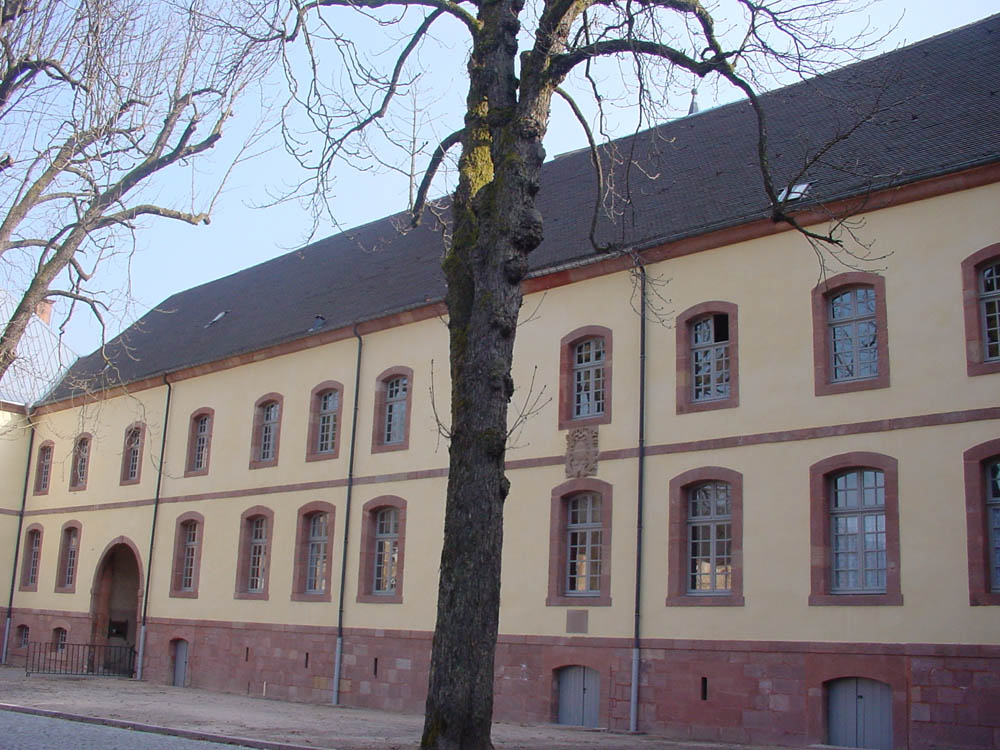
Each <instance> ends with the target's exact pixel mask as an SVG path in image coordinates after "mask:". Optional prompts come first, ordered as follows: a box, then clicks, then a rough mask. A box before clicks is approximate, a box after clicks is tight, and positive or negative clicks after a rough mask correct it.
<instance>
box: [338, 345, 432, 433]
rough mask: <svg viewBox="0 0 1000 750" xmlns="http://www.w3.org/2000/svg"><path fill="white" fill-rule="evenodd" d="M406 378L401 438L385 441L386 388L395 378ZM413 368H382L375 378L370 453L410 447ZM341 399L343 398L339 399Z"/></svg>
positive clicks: (402, 366) (399, 366)
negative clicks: (394, 440)
mask: <svg viewBox="0 0 1000 750" xmlns="http://www.w3.org/2000/svg"><path fill="white" fill-rule="evenodd" d="M400 377H404V378H406V409H405V410H404V417H403V439H402V440H400V441H397V442H394V443H387V442H385V427H386V403H387V401H386V389H387V388H388V385H389V382H390V381H392V380H395V379H396V378H400ZM413 393H414V391H413V370H412V369H411V368H409V367H406V366H404V365H396V366H393V367H390V368H388V369H386V370H383V371H382V372H381V373H379V375H378V377H377V378H376V379H375V414H374V417H373V418H372V453H388V452H389V451H404V450H407V449H409V447H410V423H411V421H412V415H413ZM341 401H343V399H341Z"/></svg>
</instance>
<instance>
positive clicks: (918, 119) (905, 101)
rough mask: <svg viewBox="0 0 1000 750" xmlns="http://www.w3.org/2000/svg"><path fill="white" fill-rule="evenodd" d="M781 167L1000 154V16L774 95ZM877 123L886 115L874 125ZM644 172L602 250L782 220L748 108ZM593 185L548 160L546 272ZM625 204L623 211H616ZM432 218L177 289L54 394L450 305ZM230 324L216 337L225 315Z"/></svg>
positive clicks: (834, 170) (564, 252) (678, 135)
mask: <svg viewBox="0 0 1000 750" xmlns="http://www.w3.org/2000/svg"><path fill="white" fill-rule="evenodd" d="M762 101H763V103H764V104H765V106H766V112H767V116H768V119H769V128H770V144H771V147H770V158H771V162H772V165H773V168H774V173H775V176H776V177H777V178H778V181H779V182H783V181H789V180H792V179H793V178H794V177H795V176H796V174H797V173H798V171H799V170H800V169H801V167H802V165H803V164H804V163H805V162H806V160H807V159H809V158H810V154H813V153H815V151H816V148H817V146H818V145H821V144H825V143H828V142H830V141H831V140H836V139H837V138H838V137H839V136H842V135H844V134H845V133H847V132H848V131H850V130H851V129H852V128H853V127H854V126H855V125H856V124H857V123H858V122H860V121H862V120H864V124H862V125H861V126H860V127H857V128H856V129H855V130H854V131H853V132H851V134H850V137H848V138H847V139H846V140H843V141H842V142H838V143H836V145H834V146H833V148H831V149H830V150H829V151H828V152H827V153H825V154H824V155H823V157H822V158H821V159H820V160H819V161H817V162H816V163H815V164H813V165H812V166H811V168H810V169H809V171H808V176H807V177H806V179H807V180H808V181H810V182H811V183H812V187H811V189H810V193H809V200H811V201H830V200H834V199H836V198H840V197H845V196H850V195H857V194H863V193H864V192H865V191H867V190H870V189H878V188H883V187H887V186H891V185H901V184H905V183H908V182H913V181H916V180H920V179H925V178H928V177H932V176H935V175H938V174H945V173H948V172H954V171H957V170H961V169H965V168H968V167H971V166H975V165H980V164H986V163H990V162H995V161H997V160H998V158H1000V15H997V16H992V17H990V18H987V19H984V20H982V21H979V22H977V23H974V24H971V25H969V26H966V27H964V28H961V29H957V30H955V31H951V32H948V33H945V34H942V35H940V36H937V37H934V38H932V39H928V40H926V41H923V42H919V43H917V44H914V45H911V46H909V47H906V48H903V49H900V50H897V51H895V52H890V53H887V54H885V55H882V56H880V57H877V58H873V59H871V60H867V61H863V62H860V63H856V64H854V65H851V66H849V67H846V68H843V69H841V70H838V71H835V72H832V73H830V74H827V75H824V76H820V77H818V78H814V79H811V80H809V81H805V82H801V83H797V84H795V85H792V86H788V87H786V88H783V89H779V90H777V91H774V92H771V93H769V94H766V95H764V96H763V97H762ZM873 112H875V114H874V116H871V115H872V113H873ZM611 148H613V149H616V150H617V152H618V153H619V154H620V155H623V156H624V155H628V156H629V157H630V159H631V162H632V163H633V164H638V165H641V169H639V168H632V169H629V170H628V171H627V174H626V173H625V172H623V169H624V168H620V169H618V170H617V172H616V174H615V176H614V179H615V184H616V186H617V192H618V194H619V195H620V196H621V197H626V198H627V203H628V205H626V206H624V208H625V211H624V213H621V214H620V215H619V216H618V218H617V219H616V220H615V221H611V220H609V219H607V218H604V219H602V221H601V223H600V224H599V228H598V233H597V238H598V242H599V244H601V243H618V244H620V245H623V246H626V247H639V248H641V247H647V246H651V245H655V244H660V243H663V242H667V241H671V240H675V239H679V238H682V237H686V236H691V235H697V234H701V233H705V232H708V231H711V230H714V229H719V228H723V227H727V226H733V225H738V224H742V223H745V222H748V221H753V220H755V219H760V218H764V217H767V216H769V214H770V210H769V207H768V204H767V200H766V198H765V195H764V190H763V187H762V184H761V178H760V174H759V170H758V167H757V162H756V125H755V120H754V117H753V113H752V110H751V108H750V105H749V103H747V102H740V103H735V104H729V105H726V106H722V107H718V108H716V109H711V110H707V111H703V112H701V113H698V114H696V115H692V116H688V117H685V118H683V119H679V120H676V121H673V122H670V123H668V124H665V125H662V126H659V127H657V128H653V129H651V130H648V131H645V132H642V133H639V134H637V135H634V136H631V137H628V138H624V139H620V140H618V141H615V142H614V143H613V144H611ZM595 182H596V178H595V176H594V170H593V167H592V165H591V157H590V153H589V151H587V150H586V149H584V150H581V151H577V152H573V153H570V154H566V155H563V156H560V157H557V158H556V159H553V160H552V161H550V162H548V163H547V164H545V166H544V168H543V174H542V187H541V191H540V192H539V195H538V203H537V205H538V208H539V209H540V210H541V212H542V215H543V216H544V218H545V240H544V241H543V242H542V244H541V245H540V246H539V247H538V249H537V250H536V251H535V252H534V253H533V254H532V256H531V265H532V269H533V270H534V271H536V272H537V271H539V270H543V269H545V268H551V267H553V266H557V265H560V264H563V263H567V262H571V261H578V260H585V259H586V258H588V257H592V256H594V255H595V253H596V252H597V251H595V250H594V248H593V246H592V244H591V243H590V241H589V237H588V233H589V228H590V227H589V225H590V221H589V217H590V215H591V211H592V207H593V204H594V197H595V192H596V187H595ZM618 208H619V209H621V208H623V206H621V205H619V206H618ZM434 224H435V222H434V221H425V223H424V225H423V226H421V227H420V228H418V229H417V230H414V231H409V232H401V231H400V229H399V228H400V227H401V226H404V225H405V217H404V216H403V215H397V216H395V217H389V218H386V219H382V220H379V221H375V222H372V223H370V224H366V225H364V226H361V227H358V228H356V229H353V230H351V231H348V232H344V233H343V234H339V235H335V236H333V237H328V238H326V239H324V240H320V241H319V242H315V243H313V244H311V245H309V246H307V247H304V248H302V249H301V250H296V251H295V252H291V253H288V254H287V255H283V256H281V257H278V258H275V259H274V260H270V261H267V262H265V263H261V264H260V265H257V266H254V267H252V268H248V269H246V270H244V271H240V272H239V273H236V274H233V275H231V276H227V277H225V278H222V279H218V280H216V281H212V282H209V283H207V284H203V285H201V286H197V287H194V288H193V289H188V290H186V291H184V292H180V293H179V294H175V295H173V296H172V297H170V298H169V299H167V300H165V301H164V302H163V303H162V304H161V305H159V307H158V308H157V309H155V310H153V311H151V312H150V313H148V314H147V315H145V316H144V317H143V318H142V319H141V320H139V321H138V322H137V323H135V324H134V325H133V326H132V327H131V328H129V329H128V330H126V331H125V332H123V333H122V334H121V335H120V336H119V337H118V338H116V339H115V340H113V341H112V342H110V344H109V345H108V347H107V349H106V351H107V352H108V354H109V355H110V357H111V359H112V361H113V362H114V367H113V368H105V367H104V361H103V359H102V358H101V355H100V352H95V353H93V354H91V355H89V356H87V357H83V358H81V359H80V360H79V361H78V362H77V363H76V364H75V365H74V366H73V368H72V369H71V371H70V373H69V374H68V375H67V376H66V378H65V379H64V380H63V381H62V383H61V384H60V385H59V386H57V387H56V388H55V389H54V390H53V391H52V392H51V393H50V395H49V397H48V398H47V400H48V401H54V400H59V399H62V398H65V397H67V396H70V395H71V394H72V393H73V392H74V390H75V388H76V387H77V386H78V385H79V384H80V383H82V382H86V381H87V380H88V379H91V378H94V377H95V376H96V377H98V378H99V380H101V381H103V382H104V383H105V384H107V382H108V380H109V379H112V380H118V381H119V382H125V383H128V382H134V381H137V380H140V379H142V378H146V377H149V376H153V375H159V374H162V373H166V372H171V371H174V370H178V369H181V368H184V367H188V366H192V365H196V364H201V363H207V362H212V361H215V360H219V359H222V358H225V357H228V356H232V355H236V354H240V353H244V352H249V351H255V350H259V349H262V348H264V347H267V346H270V345H273V344H276V343H279V342H285V341H291V340H294V339H297V338H301V337H304V336H309V335H311V333H310V331H309V329H310V327H311V326H312V325H313V324H314V321H315V319H316V316H317V315H322V316H323V317H325V319H326V320H325V325H324V328H325V329H333V328H339V327H342V326H346V325H350V324H352V323H353V322H355V321H358V320H365V319H370V318H374V317H378V316H381V315H385V314H391V313H392V312H395V311H399V310H403V309H407V308H412V307H416V306H420V305H422V304H424V303H426V302H428V301H433V300H439V299H441V298H442V297H443V295H444V281H443V278H442V274H441V270H440V268H439V262H440V258H441V254H442V248H443V240H442V235H441V233H440V231H438V230H437V229H435V227H434ZM224 310H225V311H227V314H226V315H225V316H224V317H223V318H222V319H220V320H219V321H217V322H216V323H214V324H212V325H210V326H208V327H207V328H206V323H208V321H210V320H212V319H213V317H215V316H216V315H217V314H218V313H219V312H221V311H224Z"/></svg>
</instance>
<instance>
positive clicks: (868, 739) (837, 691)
mask: <svg viewBox="0 0 1000 750" xmlns="http://www.w3.org/2000/svg"><path fill="white" fill-rule="evenodd" d="M827 726H828V727H829V728H830V740H829V742H830V744H831V745H842V746H844V747H865V748H873V750H892V689H891V688H890V687H889V686H888V685H886V684H885V683H884V682H876V681H875V680H867V679H865V678H863V677H845V678H843V679H840V680H834V681H832V682H830V683H829V685H828V690H827Z"/></svg>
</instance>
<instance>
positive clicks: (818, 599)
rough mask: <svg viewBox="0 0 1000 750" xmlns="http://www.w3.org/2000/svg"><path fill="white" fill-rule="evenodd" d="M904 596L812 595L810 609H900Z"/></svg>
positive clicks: (895, 594) (891, 594)
mask: <svg viewBox="0 0 1000 750" xmlns="http://www.w3.org/2000/svg"><path fill="white" fill-rule="evenodd" d="M902 604H903V595H902V594H901V593H898V592H894V593H887V594H810V595H809V606H810V607H879V606H883V607H899V606H902Z"/></svg>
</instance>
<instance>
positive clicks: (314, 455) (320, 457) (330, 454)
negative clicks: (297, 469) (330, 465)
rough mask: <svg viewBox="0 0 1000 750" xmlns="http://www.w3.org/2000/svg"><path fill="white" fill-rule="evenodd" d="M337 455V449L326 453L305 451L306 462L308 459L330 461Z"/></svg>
mask: <svg viewBox="0 0 1000 750" xmlns="http://www.w3.org/2000/svg"><path fill="white" fill-rule="evenodd" d="M338 455H339V452H338V451H327V452H326V453H307V454H306V463H308V462H310V461H332V460H333V459H335V458H337V456H338Z"/></svg>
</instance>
